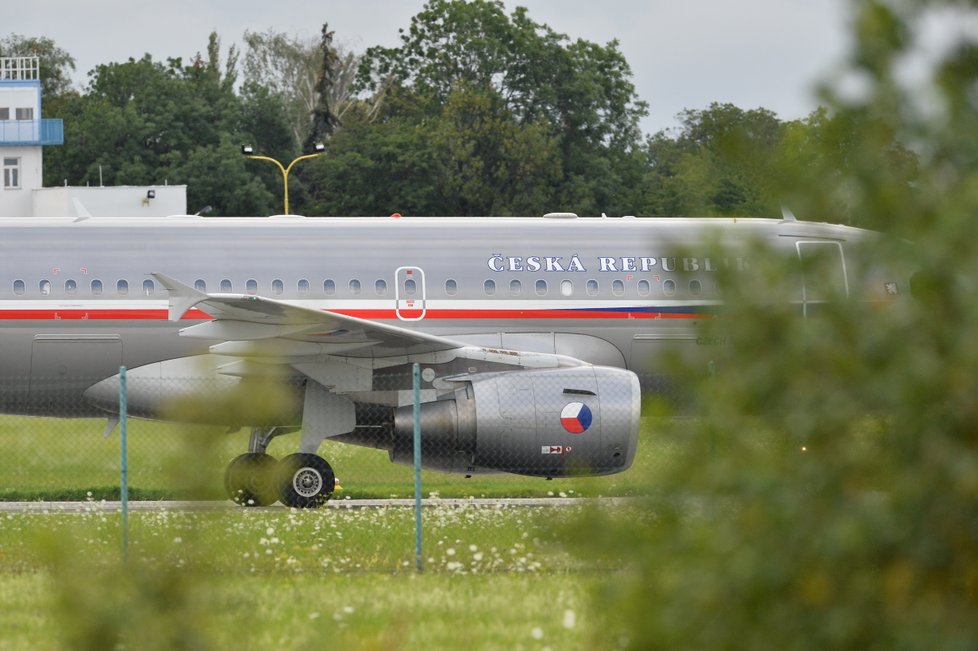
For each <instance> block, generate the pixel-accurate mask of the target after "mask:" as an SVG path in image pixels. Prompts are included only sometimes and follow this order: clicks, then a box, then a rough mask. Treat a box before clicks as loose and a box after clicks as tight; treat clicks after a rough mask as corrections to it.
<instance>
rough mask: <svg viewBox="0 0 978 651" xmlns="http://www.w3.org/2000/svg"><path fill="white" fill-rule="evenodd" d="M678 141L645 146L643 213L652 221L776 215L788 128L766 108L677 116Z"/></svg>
mask: <svg viewBox="0 0 978 651" xmlns="http://www.w3.org/2000/svg"><path fill="white" fill-rule="evenodd" d="M679 119H680V121H681V126H680V128H679V132H678V134H677V135H676V136H675V137H671V136H670V135H669V134H667V133H665V132H660V133H658V134H656V135H655V136H653V137H651V138H649V139H648V140H647V142H646V152H647V156H648V159H647V160H648V171H647V173H646V179H645V182H644V188H645V197H644V198H645V201H644V205H643V208H644V210H645V211H646V212H648V213H651V214H653V215H704V216H709V215H776V214H779V213H780V204H781V203H782V202H781V200H780V199H779V196H778V190H777V189H776V188H775V187H774V185H773V184H772V175H773V174H774V173H775V172H776V169H777V163H778V161H779V157H780V155H781V145H782V136H783V128H784V125H783V124H782V123H781V122H780V121H779V120H778V119H777V117H776V116H775V115H774V114H773V113H772V112H770V111H768V110H766V109H762V108H758V109H753V110H749V111H745V110H743V109H741V108H738V107H736V106H734V105H733V104H719V103H713V104H711V105H710V106H709V107H708V108H707V109H705V110H692V109H686V110H685V111H683V112H682V113H680V115H679Z"/></svg>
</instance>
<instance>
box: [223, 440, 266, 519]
mask: <svg viewBox="0 0 978 651" xmlns="http://www.w3.org/2000/svg"><path fill="white" fill-rule="evenodd" d="M224 488H225V490H227V492H228V497H230V498H231V499H232V500H233V501H235V502H237V503H238V504H241V505H242V506H268V505H269V504H274V503H275V500H277V499H278V491H277V490H276V489H277V488H278V486H277V484H276V482H275V457H273V456H271V455H270V454H264V453H262V452H246V453H245V454H241V455H238V456H236V457H235V458H234V459H232V460H231V463H229V464H228V468H227V470H226V471H225V472H224Z"/></svg>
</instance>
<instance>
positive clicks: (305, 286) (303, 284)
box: [296, 278, 309, 294]
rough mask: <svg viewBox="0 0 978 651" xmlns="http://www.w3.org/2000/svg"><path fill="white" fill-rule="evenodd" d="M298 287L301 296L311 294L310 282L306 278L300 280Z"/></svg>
mask: <svg viewBox="0 0 978 651" xmlns="http://www.w3.org/2000/svg"><path fill="white" fill-rule="evenodd" d="M296 287H297V288H298V289H299V293H300V294H308V293H309V281H308V280H306V279H305V278H300V279H299V282H298V283H297V284H296Z"/></svg>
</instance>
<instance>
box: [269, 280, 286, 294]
mask: <svg viewBox="0 0 978 651" xmlns="http://www.w3.org/2000/svg"><path fill="white" fill-rule="evenodd" d="M284 291H285V283H283V282H282V281H281V280H279V279H278V278H276V279H275V280H273V281H272V293H273V294H275V295H276V296H279V295H280V294H282V293H283V292H284Z"/></svg>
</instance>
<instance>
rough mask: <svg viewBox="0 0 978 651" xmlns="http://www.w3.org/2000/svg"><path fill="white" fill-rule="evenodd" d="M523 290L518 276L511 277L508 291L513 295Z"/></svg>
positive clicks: (517, 294)
mask: <svg viewBox="0 0 978 651" xmlns="http://www.w3.org/2000/svg"><path fill="white" fill-rule="evenodd" d="M522 291H523V283H521V282H520V279H519V278H513V279H512V280H511V281H509V293H510V294H512V295H513V296H519V295H520V293H521V292H522Z"/></svg>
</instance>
